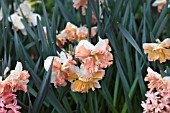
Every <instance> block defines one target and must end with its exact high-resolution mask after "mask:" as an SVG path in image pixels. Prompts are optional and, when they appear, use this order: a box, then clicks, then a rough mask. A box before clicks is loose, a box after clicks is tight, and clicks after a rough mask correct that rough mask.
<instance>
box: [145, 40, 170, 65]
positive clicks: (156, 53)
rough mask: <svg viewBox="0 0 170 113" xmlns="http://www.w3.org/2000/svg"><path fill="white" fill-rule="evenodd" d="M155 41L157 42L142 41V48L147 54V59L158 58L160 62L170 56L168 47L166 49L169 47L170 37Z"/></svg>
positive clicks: (153, 59)
mask: <svg viewBox="0 0 170 113" xmlns="http://www.w3.org/2000/svg"><path fill="white" fill-rule="evenodd" d="M157 41H158V43H144V44H143V49H144V53H145V54H148V60H149V61H155V60H159V61H160V63H162V62H165V61H166V60H167V59H169V58H170V49H168V48H169V47H170V39H169V38H167V39H165V40H163V41H162V42H160V41H159V40H157Z"/></svg>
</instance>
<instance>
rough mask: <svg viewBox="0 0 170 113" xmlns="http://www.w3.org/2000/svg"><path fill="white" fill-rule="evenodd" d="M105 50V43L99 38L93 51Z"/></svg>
mask: <svg viewBox="0 0 170 113" xmlns="http://www.w3.org/2000/svg"><path fill="white" fill-rule="evenodd" d="M99 49H100V50H106V42H105V40H102V39H101V38H100V37H99V42H98V43H97V44H96V45H95V47H94V49H93V51H96V50H99Z"/></svg>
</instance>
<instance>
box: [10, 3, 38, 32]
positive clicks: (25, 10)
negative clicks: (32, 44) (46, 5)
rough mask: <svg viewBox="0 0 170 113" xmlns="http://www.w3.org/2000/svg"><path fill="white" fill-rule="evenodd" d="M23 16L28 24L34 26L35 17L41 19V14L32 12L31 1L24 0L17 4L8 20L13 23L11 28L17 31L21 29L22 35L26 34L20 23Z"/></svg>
mask: <svg viewBox="0 0 170 113" xmlns="http://www.w3.org/2000/svg"><path fill="white" fill-rule="evenodd" d="M23 16H24V18H26V20H27V22H28V24H29V25H30V26H32V25H33V26H36V25H37V18H39V19H40V20H41V16H40V15H39V14H37V13H33V8H32V7H31V3H30V2H29V1H24V2H23V3H21V4H20V5H19V7H18V8H17V10H16V12H15V13H13V14H12V15H10V17H8V20H9V21H10V22H12V24H13V28H15V29H16V30H17V31H18V30H21V32H22V33H23V34H24V35H27V32H26V30H25V26H24V25H23V23H22V19H23Z"/></svg>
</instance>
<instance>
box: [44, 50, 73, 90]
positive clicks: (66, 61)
mask: <svg viewBox="0 0 170 113" xmlns="http://www.w3.org/2000/svg"><path fill="white" fill-rule="evenodd" d="M53 58H54V61H53V66H52V75H51V83H54V86H55V87H57V86H65V85H66V84H67V83H66V81H65V80H66V78H67V76H68V74H67V72H68V71H69V68H70V67H71V66H72V65H73V64H75V63H76V62H75V61H73V60H72V57H71V56H69V57H67V56H66V54H65V53H64V52H61V53H60V54H59V57H56V56H49V57H47V58H46V60H45V61H44V68H45V70H46V71H48V70H49V67H50V64H51V62H52V59H53Z"/></svg>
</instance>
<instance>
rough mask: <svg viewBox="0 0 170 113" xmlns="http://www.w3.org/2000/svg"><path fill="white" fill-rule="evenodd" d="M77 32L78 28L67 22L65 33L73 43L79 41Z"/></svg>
mask: <svg viewBox="0 0 170 113" xmlns="http://www.w3.org/2000/svg"><path fill="white" fill-rule="evenodd" d="M76 31H77V26H75V25H74V24H72V23H70V22H67V25H66V28H65V33H66V34H67V39H68V40H69V41H73V40H76V39H77V34H76Z"/></svg>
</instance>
